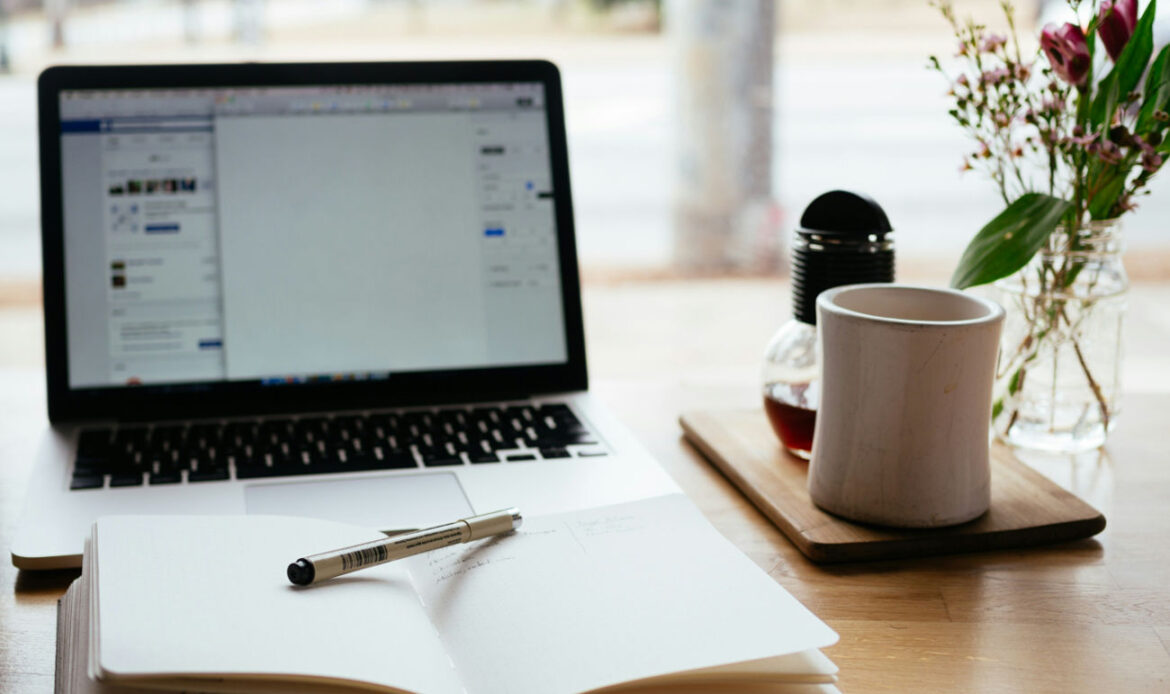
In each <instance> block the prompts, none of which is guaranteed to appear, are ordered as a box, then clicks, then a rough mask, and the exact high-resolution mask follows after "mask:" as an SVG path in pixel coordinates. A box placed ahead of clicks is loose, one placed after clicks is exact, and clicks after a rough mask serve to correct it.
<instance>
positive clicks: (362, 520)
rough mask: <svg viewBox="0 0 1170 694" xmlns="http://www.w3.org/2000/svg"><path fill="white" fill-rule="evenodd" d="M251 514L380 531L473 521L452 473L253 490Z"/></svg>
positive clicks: (248, 490)
mask: <svg viewBox="0 0 1170 694" xmlns="http://www.w3.org/2000/svg"><path fill="white" fill-rule="evenodd" d="M244 503H245V508H246V509H247V512H248V513H249V514H272V515H280V516H307V517H309V518H324V519H326V520H333V521H340V522H342V523H352V524H354V525H362V526H365V527H368V528H374V529H377V530H405V529H411V528H427V527H430V526H433V525H440V524H442V523H448V522H450V521H453V520H458V519H460V518H465V517H467V516H470V515H473V512H472V510H471V504H470V503H468V501H467V495H466V494H464V493H463V487H462V486H460V484H459V480H458V479H457V478H456V477H455V475H453V474H451V473H449V472H448V473H435V474H429V475H404V476H386V477H363V478H360V479H346V480H321V481H313V482H292V483H285V484H280V483H269V484H250V485H247V486H246V487H245V488H244Z"/></svg>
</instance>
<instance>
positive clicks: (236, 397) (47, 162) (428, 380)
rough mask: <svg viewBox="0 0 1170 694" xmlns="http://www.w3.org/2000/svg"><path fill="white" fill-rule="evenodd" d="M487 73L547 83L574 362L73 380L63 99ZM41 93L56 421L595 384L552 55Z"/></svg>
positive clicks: (55, 75) (158, 77) (85, 81)
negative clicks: (301, 376)
mask: <svg viewBox="0 0 1170 694" xmlns="http://www.w3.org/2000/svg"><path fill="white" fill-rule="evenodd" d="M475 82H540V83H542V84H543V85H544V90H545V107H546V114H547V122H548V137H549V153H550V159H551V166H552V180H553V191H554V203H555V214H556V224H557V242H558V246H559V261H560V271H561V272H560V280H561V298H562V309H563V315H564V322H565V344H566V348H567V352H568V360H567V361H566V362H564V363H562V364H546V365H533V366H509V367H490V368H476V369H460V370H445V371H427V372H402V373H392V374H391V375H390V377H389V378H388V379H385V380H377V381H343V382H336V383H335V382H327V383H303V384H296V385H277V386H266V385H261V384H260V382H259V381H258V380H257V381H226V382H210V383H197V384H174V385H157V386H156V385H144V386H133V387H111V388H78V389H73V388H70V387H69V359H68V354H69V349H68V329H67V324H66V310H65V297H66V294H65V253H64V249H65V236H64V234H65V230H64V218H63V217H64V210H63V206H62V205H63V199H62V175H61V173H62V172H61V167H62V162H61V139H60V138H61V127H60V100H59V95H60V93H61V92H62V91H65V90H77V89H152V88H154V89H183V88H215V87H279V86H311V85H314V86H315V85H322V86H330V85H386V84H407V85H408V84H421V83H429V84H443V83H475ZM37 93H38V111H39V129H40V133H39V134H40V168H41V244H42V263H43V282H44V314H45V366H46V380H47V386H48V405H49V419H50V420H51V421H53V422H69V421H77V420H92V419H102V420H142V419H173V418H187V417H218V416H231V415H240V414H275V413H287V412H298V411H322V410H338V409H365V408H380V407H394V406H402V405H419V404H432V403H444V402H475V401H487V400H500V399H511V398H520V397H527V396H530V395H536V394H541V393H555V392H567V391H576V390H584V389H585V388H587V386H588V380H587V376H586V365H585V336H584V328H583V325H582V318H581V295H580V280H579V273H578V268H577V252H576V244H575V240H574V239H575V234H574V227H573V209H572V200H571V196H570V192H569V164H568V149H567V145H566V141H565V120H564V108H563V99H562V92H561V81H560V74H559V71H558V70H557V67H556V66H555V65H553V64H552V63H550V62H548V61H543V60H523V61H512V60H509V61H453V62H395V63H270V64H261V63H242V64H208V65H126V66H58V67H51V68H49V69H47V70H45V71H44V72H42V73H41V75H40V78H39V80H38V83H37Z"/></svg>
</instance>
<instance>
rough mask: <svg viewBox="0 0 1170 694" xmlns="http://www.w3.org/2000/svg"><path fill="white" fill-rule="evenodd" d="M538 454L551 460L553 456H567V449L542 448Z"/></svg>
mask: <svg viewBox="0 0 1170 694" xmlns="http://www.w3.org/2000/svg"><path fill="white" fill-rule="evenodd" d="M540 455H541V456H542V457H543V458H545V459H546V460H551V459H553V458H568V457H569V451H567V450H565V449H564V448H542V449H540Z"/></svg>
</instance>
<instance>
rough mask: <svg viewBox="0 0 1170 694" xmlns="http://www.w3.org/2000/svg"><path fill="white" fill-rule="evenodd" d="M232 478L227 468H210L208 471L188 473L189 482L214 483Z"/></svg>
mask: <svg viewBox="0 0 1170 694" xmlns="http://www.w3.org/2000/svg"><path fill="white" fill-rule="evenodd" d="M229 477H230V475H229V474H228V469H227V468H226V467H217V468H209V469H206V470H192V471H191V472H188V473H187V481H188V482H212V481H216V480H226V479H228V478H229Z"/></svg>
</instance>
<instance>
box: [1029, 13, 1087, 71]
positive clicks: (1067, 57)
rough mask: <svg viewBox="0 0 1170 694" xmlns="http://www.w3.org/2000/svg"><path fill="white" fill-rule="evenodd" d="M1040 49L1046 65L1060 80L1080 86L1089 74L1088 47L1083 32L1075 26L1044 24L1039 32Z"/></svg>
mask: <svg viewBox="0 0 1170 694" xmlns="http://www.w3.org/2000/svg"><path fill="white" fill-rule="evenodd" d="M1040 47H1041V48H1042V49H1044V55H1045V56H1047V57H1048V63H1049V64H1050V65H1051V66H1052V70H1053V72H1055V73H1056V74H1057V75H1058V76H1059V77H1060V78H1061V79H1062V80H1064V81H1065V82H1068V83H1069V84H1075V85H1077V86H1080V85H1082V84H1084V83H1085V76H1086V75H1088V73H1089V63H1090V57H1089V47H1088V45H1087V44H1086V42H1085V32H1083V31H1081V28H1080V27H1079V26H1077V25H1076V24H1068V23H1066V24H1064V25H1063V26H1061V27H1057V26H1056V25H1055V24H1045V25H1044V28H1043V29H1041V30H1040Z"/></svg>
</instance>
